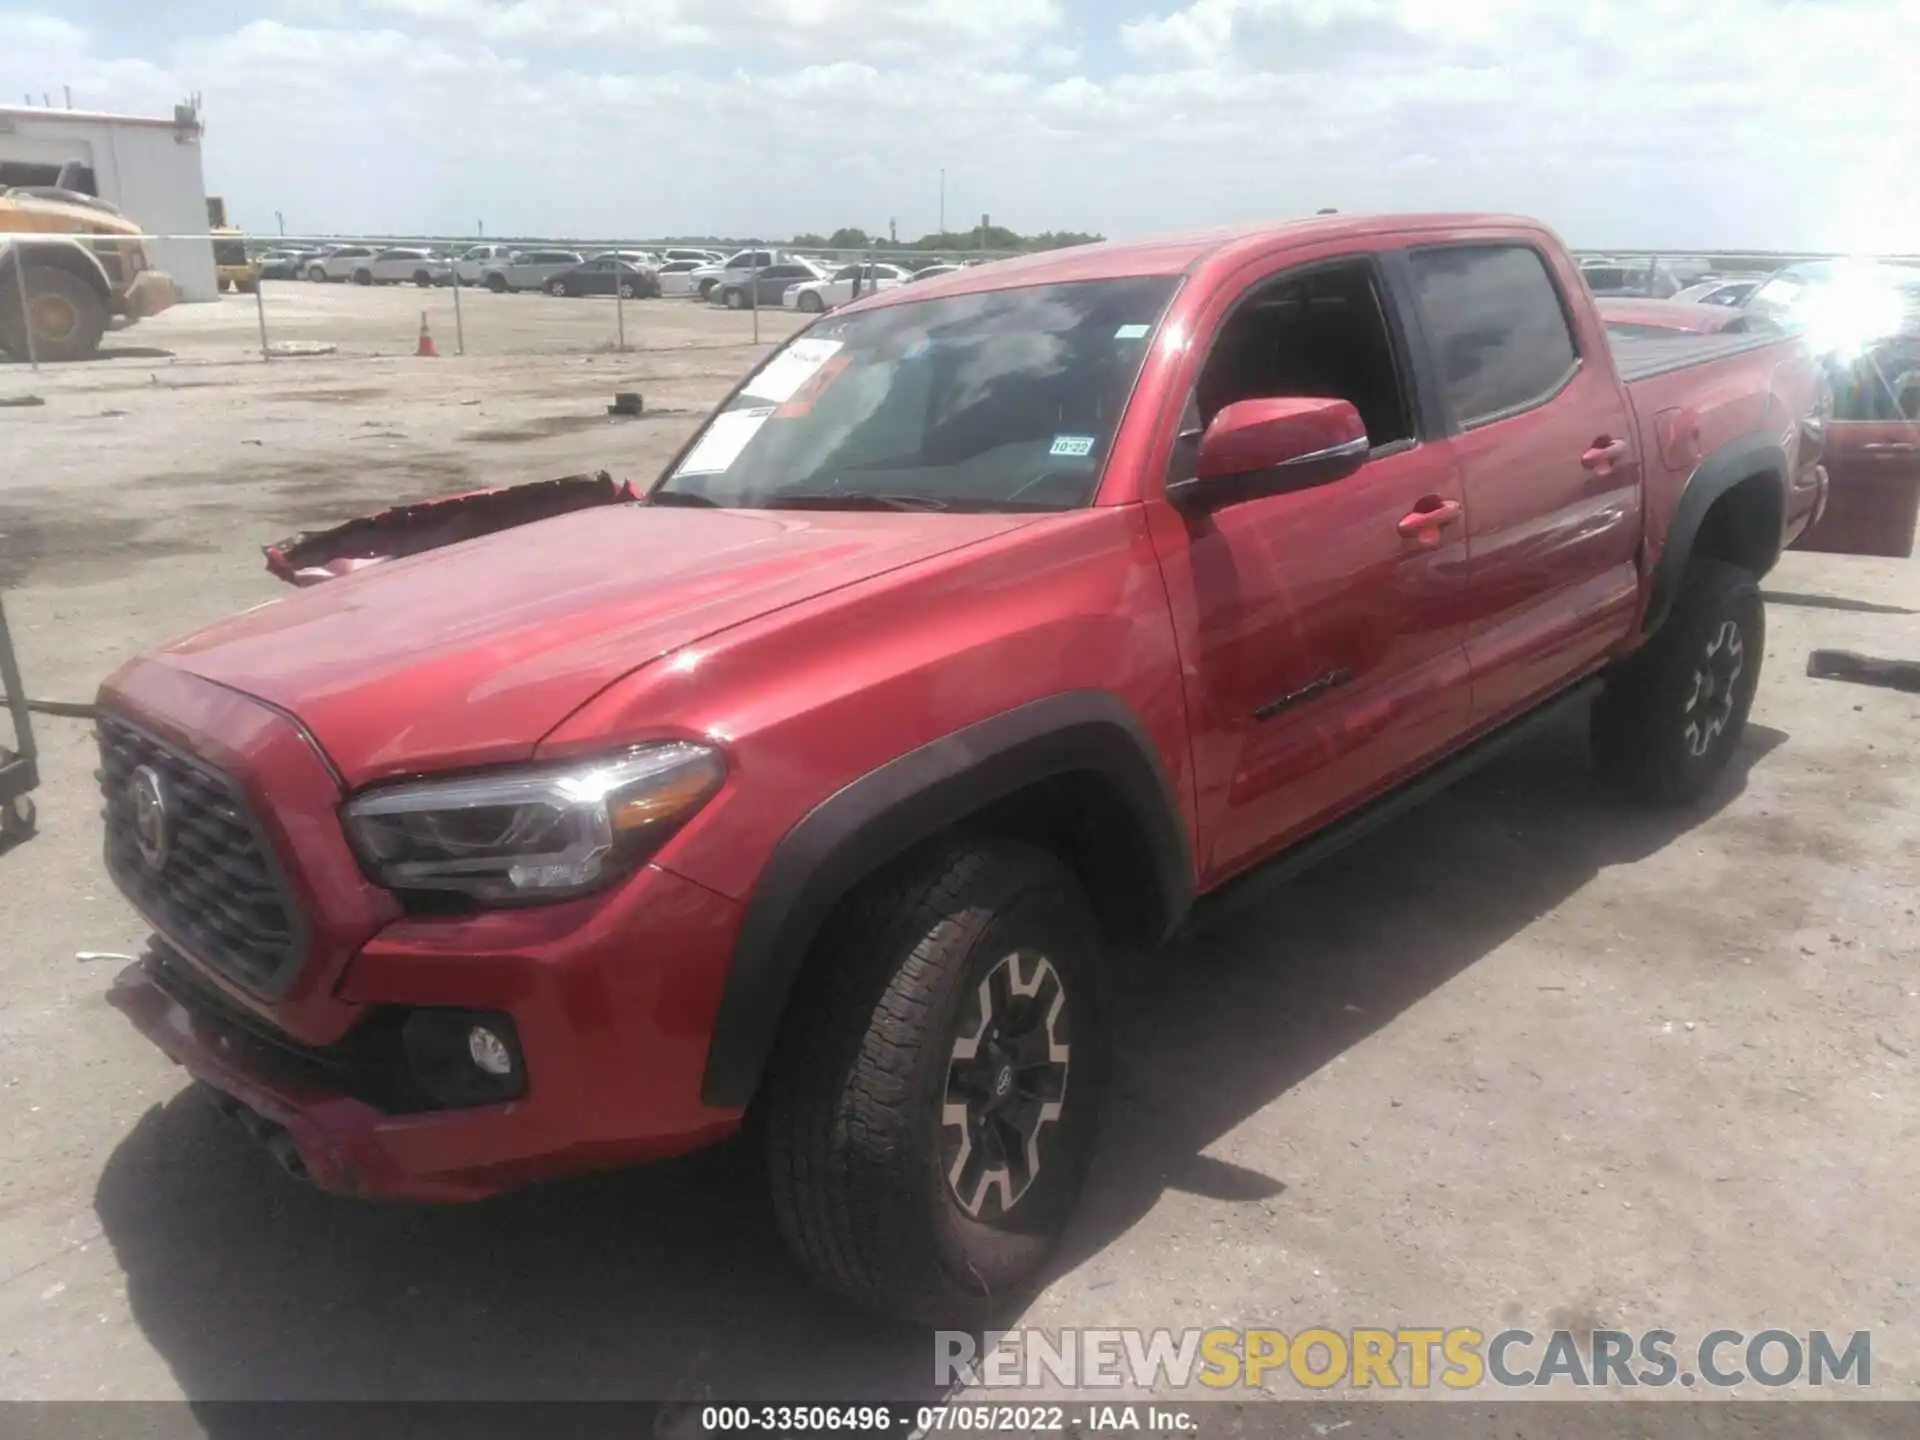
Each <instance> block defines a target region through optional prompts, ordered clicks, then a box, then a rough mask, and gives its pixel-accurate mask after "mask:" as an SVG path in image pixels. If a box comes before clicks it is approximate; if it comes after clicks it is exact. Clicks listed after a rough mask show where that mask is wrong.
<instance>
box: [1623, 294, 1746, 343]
mask: <svg viewBox="0 0 1920 1440" xmlns="http://www.w3.org/2000/svg"><path fill="white" fill-rule="evenodd" d="M1594 305H1595V306H1596V307H1597V308H1598V309H1599V311H1600V318H1601V319H1602V320H1604V321H1606V324H1607V333H1608V334H1609V335H1617V336H1638V337H1640V338H1643V339H1645V338H1654V337H1658V336H1661V335H1675V334H1679V335H1742V334H1752V335H1765V334H1777V333H1779V330H1780V327H1779V326H1778V325H1776V324H1774V322H1773V321H1772V320H1770V319H1768V318H1767V317H1766V316H1764V315H1757V314H1754V313H1753V312H1751V311H1748V310H1736V309H1733V308H1732V307H1730V306H1726V305H1702V304H1700V303H1699V302H1697V301H1692V300H1682V299H1681V298H1680V297H1679V296H1677V295H1676V296H1675V297H1674V298H1673V299H1671V300H1643V299H1640V298H1639V297H1638V296H1633V295H1608V296H1602V297H1599V298H1596V299H1595V301H1594Z"/></svg>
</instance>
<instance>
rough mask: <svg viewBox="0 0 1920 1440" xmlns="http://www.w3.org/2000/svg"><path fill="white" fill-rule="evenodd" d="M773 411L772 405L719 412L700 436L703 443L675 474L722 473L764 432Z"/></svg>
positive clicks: (682, 463)
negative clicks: (720, 413) (750, 442)
mask: <svg viewBox="0 0 1920 1440" xmlns="http://www.w3.org/2000/svg"><path fill="white" fill-rule="evenodd" d="M772 414H773V407H772V406H771V405H763V406H758V407H756V408H754V409H752V410H729V411H727V413H726V414H724V415H716V416H715V417H714V420H713V423H712V424H711V425H709V426H708V427H707V433H706V434H704V435H702V436H701V437H700V443H699V444H698V445H696V446H694V447H693V450H692V452H691V453H690V454H689V455H688V456H687V458H686V459H685V460H682V461H681V462H680V468H679V469H678V470H675V471H674V472H673V473H674V474H675V475H718V474H720V473H721V472H722V471H724V470H726V469H727V468H728V467H730V466H731V465H732V464H733V462H734V461H735V460H738V459H739V458H740V452H741V451H742V450H744V449H746V448H747V442H748V441H750V440H752V439H753V437H754V436H755V435H757V434H759V433H760V427H761V426H762V425H764V424H766V423H767V419H768V417H769V416H771V415H772Z"/></svg>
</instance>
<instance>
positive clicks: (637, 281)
mask: <svg viewBox="0 0 1920 1440" xmlns="http://www.w3.org/2000/svg"><path fill="white" fill-rule="evenodd" d="M545 288H546V292H547V293H548V294H549V295H612V294H615V293H616V292H617V293H618V294H619V296H620V298H621V299H622V300H639V299H643V298H644V299H648V300H655V299H658V298H659V296H660V279H659V277H658V276H657V275H655V274H654V273H653V271H652V270H650V269H648V268H647V267H646V266H644V265H635V264H632V263H630V262H629V261H626V260H622V259H620V258H619V257H618V256H616V255H596V256H594V257H593V259H591V260H582V261H581V262H580V263H579V264H578V265H575V266H573V267H571V268H570V269H566V270H562V271H561V272H560V273H559V274H558V275H555V276H554V277H553V278H552V279H550V280H548V281H547V283H546V287H545Z"/></svg>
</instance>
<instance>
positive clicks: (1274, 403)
mask: <svg viewBox="0 0 1920 1440" xmlns="http://www.w3.org/2000/svg"><path fill="white" fill-rule="evenodd" d="M1367 450H1368V441H1367V427H1366V426H1365V425H1363V424H1362V423H1361V421H1360V412H1359V411H1358V410H1356V409H1354V408H1353V405H1352V402H1350V401H1347V400H1333V399H1328V398H1326V397H1323V396H1304V395H1303V396H1289V397H1287V398H1284V399H1272V400H1238V401H1235V402H1234V403H1233V404H1231V405H1229V406H1227V407H1226V408H1225V409H1223V410H1221V411H1220V413H1219V414H1217V415H1215V416H1214V417H1213V423H1212V424H1210V425H1209V426H1207V429H1206V433H1205V434H1203V435H1202V436H1201V437H1200V453H1199V455H1198V456H1197V457H1196V459H1195V464H1194V473H1193V478H1192V479H1190V480H1181V481H1177V482H1175V483H1174V484H1172V485H1169V486H1168V487H1167V498H1168V499H1169V500H1171V501H1173V502H1174V503H1175V504H1176V505H1183V506H1191V507H1193V508H1195V509H1205V510H1213V509H1218V508H1219V507H1220V506H1222V505H1232V504H1235V503H1237V502H1239V501H1242V500H1253V499H1257V498H1259V497H1260V496H1263V495H1277V494H1280V493H1282V492H1284V491H1287V490H1302V489H1305V488H1307V487H1308V486H1312V485H1326V484H1329V483H1331V482H1332V481H1335V480H1340V479H1343V478H1345V477H1346V476H1348V475H1351V474H1352V473H1353V472H1354V471H1355V470H1358V469H1359V468H1360V467H1361V466H1362V465H1363V464H1365V463H1366V459H1367Z"/></svg>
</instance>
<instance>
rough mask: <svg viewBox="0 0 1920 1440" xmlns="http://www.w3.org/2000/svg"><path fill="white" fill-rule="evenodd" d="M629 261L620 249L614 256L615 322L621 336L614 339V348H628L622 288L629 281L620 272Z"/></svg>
mask: <svg viewBox="0 0 1920 1440" xmlns="http://www.w3.org/2000/svg"><path fill="white" fill-rule="evenodd" d="M626 263H627V262H626V261H625V260H623V259H622V258H621V257H620V253H619V252H618V251H615V252H614V256H613V324H614V333H615V335H617V336H618V337H619V338H618V339H616V340H615V341H614V349H616V350H625V349H626V348H627V302H626V301H625V300H624V299H623V298H621V295H620V290H621V287H623V286H624V285H625V284H626V283H627V277H626V276H625V275H623V274H621V273H620V267H621V266H622V265H624V264H626Z"/></svg>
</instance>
